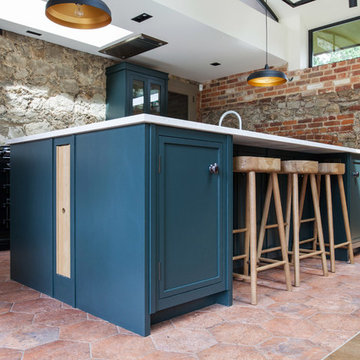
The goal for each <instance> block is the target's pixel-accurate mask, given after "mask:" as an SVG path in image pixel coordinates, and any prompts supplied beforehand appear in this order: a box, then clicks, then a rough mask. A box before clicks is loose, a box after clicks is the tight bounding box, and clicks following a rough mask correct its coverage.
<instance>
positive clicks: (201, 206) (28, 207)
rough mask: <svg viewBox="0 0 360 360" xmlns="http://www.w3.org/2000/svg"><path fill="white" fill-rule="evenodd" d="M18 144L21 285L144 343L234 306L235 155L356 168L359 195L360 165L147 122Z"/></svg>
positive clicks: (148, 118) (15, 261) (15, 244)
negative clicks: (185, 317) (190, 315)
mask: <svg viewBox="0 0 360 360" xmlns="http://www.w3.org/2000/svg"><path fill="white" fill-rule="evenodd" d="M10 145H11V221H12V222H11V278H12V279H13V280H15V281H18V282H20V283H23V284H25V285H27V286H29V287H32V288H34V289H36V290H39V291H41V292H43V293H45V294H48V295H50V296H53V297H55V298H57V299H60V300H62V301H64V302H66V303H68V304H70V305H72V306H75V307H78V308H80V309H82V310H85V311H87V312H89V313H91V314H93V315H96V316H99V317H101V318H103V319H106V320H108V321H111V322H113V323H115V324H117V325H119V326H122V327H125V328H127V329H129V330H131V331H134V332H137V333H139V334H141V335H148V334H149V333H150V325H151V323H155V322H158V321H161V320H163V319H166V318H169V317H172V316H176V315H178V314H181V313H184V312H187V311H191V310H193V309H196V308H200V307H203V306H207V305H209V304H212V303H220V304H224V305H231V304H232V228H233V223H234V224H236V223H237V222H238V221H241V214H242V212H241V209H240V207H238V206H237V203H238V201H237V200H238V197H239V194H240V192H241V188H242V185H241V180H240V181H237V180H236V177H235V180H236V181H235V186H234V187H233V173H232V157H233V155H239V154H245V155H249V154H252V155H256V154H258V155H259V156H273V157H275V156H279V157H282V158H302V157H304V158H311V159H319V160H321V159H323V160H329V159H330V160H332V161H342V162H346V163H347V168H348V172H347V177H346V179H345V183H346V184H347V185H348V190H349V189H353V188H354V186H352V184H353V183H354V180H353V179H354V178H352V177H351V173H350V172H352V171H354V172H356V171H357V167H356V166H358V165H357V163H358V162H359V161H357V159H358V158H360V151H359V150H356V149H351V148H345V147H339V146H332V145H326V144H318V143H314V142H309V141H302V140H296V139H288V138H283V137H278V136H271V135H265V134H261V133H255V132H251V131H244V130H237V129H230V128H225V127H218V126H214V125H208V124H201V123H194V122H190V121H184V120H177V119H171V118H166V117H159V116H153V115H147V114H142V115H136V116H130V117H126V118H121V119H115V120H110V121H105V122H101V123H95V124H91V125H85V126H81V127H77V128H70V129H65V130H57V131H53V132H50V133H46V134H39V135H32V136H28V137H23V138H18V139H14V140H12V141H10ZM359 164H360V162H359ZM354 167H355V168H354ZM355 180H356V181H357V178H355ZM355 184H356V189H357V182H355ZM260 186H262V185H261V180H260ZM354 189H355V188H354ZM356 189H355V190H354V192H356ZM351 191H353V190H351ZM354 196H356V194H355V195H354ZM357 196H358V195H357ZM348 198H349V191H348ZM233 199H235V201H234V206H233ZM260 201H261V199H260ZM335 201H336V200H335ZM351 204H353V201H352V202H351ZM351 204H350V205H349V206H350V209H351V206H352V205H351ZM354 206H359V205H356V204H355V205H354ZM334 208H335V206H334ZM350 213H351V211H350ZM233 214H234V219H233ZM353 223H354V224H355V223H356V221H353ZM354 229H355V233H356V225H354ZM353 233H354V230H353ZM359 233H360V231H359ZM359 237H360V234H359ZM268 241H269V242H271V239H269V240H268Z"/></svg>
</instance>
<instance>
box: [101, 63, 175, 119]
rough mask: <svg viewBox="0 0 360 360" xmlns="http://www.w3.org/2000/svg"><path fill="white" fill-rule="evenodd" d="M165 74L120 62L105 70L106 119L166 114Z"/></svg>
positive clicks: (166, 75) (166, 90)
mask: <svg viewBox="0 0 360 360" xmlns="http://www.w3.org/2000/svg"><path fill="white" fill-rule="evenodd" d="M167 97H168V74H166V73H163V72H161V71H156V70H152V69H147V68H144V67H142V66H139V65H134V64H129V63H126V62H122V63H120V64H116V65H113V66H110V67H108V68H107V69H106V119H107V120H109V119H115V118H119V117H124V116H129V115H136V114H142V113H146V114H153V115H166V114H167Z"/></svg>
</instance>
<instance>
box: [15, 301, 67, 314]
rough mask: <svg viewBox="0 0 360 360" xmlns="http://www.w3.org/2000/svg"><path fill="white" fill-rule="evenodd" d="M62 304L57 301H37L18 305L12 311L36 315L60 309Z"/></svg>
mask: <svg viewBox="0 0 360 360" xmlns="http://www.w3.org/2000/svg"><path fill="white" fill-rule="evenodd" d="M60 306H61V302H60V301H58V300H55V299H43V298H39V299H35V300H28V301H23V302H20V303H16V304H15V305H14V306H13V308H12V309H11V311H13V312H23V313H29V314H36V313H42V312H48V311H56V310H58V309H60Z"/></svg>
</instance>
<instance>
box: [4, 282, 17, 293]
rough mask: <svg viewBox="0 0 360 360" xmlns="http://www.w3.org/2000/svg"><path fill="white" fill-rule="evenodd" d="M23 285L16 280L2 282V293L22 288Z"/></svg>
mask: <svg viewBox="0 0 360 360" xmlns="http://www.w3.org/2000/svg"><path fill="white" fill-rule="evenodd" d="M21 288H22V285H21V284H19V283H17V282H15V281H5V282H0V294H2V293H6V292H11V291H16V290H20V289H21Z"/></svg>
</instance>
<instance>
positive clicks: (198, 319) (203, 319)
mask: <svg viewBox="0 0 360 360" xmlns="http://www.w3.org/2000/svg"><path fill="white" fill-rule="evenodd" d="M222 322H223V319H222V318H221V317H220V316H219V315H217V314H216V313H213V312H201V311H194V312H191V313H188V314H185V315H182V316H178V317H176V318H174V319H172V323H173V324H174V326H175V327H183V328H190V329H206V328H209V327H213V326H215V325H217V324H221V323H222Z"/></svg>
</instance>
